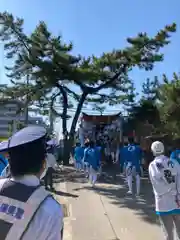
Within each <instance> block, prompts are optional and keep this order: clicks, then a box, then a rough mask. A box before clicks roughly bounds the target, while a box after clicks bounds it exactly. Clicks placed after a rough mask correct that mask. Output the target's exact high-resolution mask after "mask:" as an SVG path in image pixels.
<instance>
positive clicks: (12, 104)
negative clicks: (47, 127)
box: [0, 99, 44, 141]
mask: <svg viewBox="0 0 180 240" xmlns="http://www.w3.org/2000/svg"><path fill="white" fill-rule="evenodd" d="M23 106H24V105H23V103H22V102H21V101H19V100H14V99H12V100H11V99H3V100H0V141H1V140H4V139H7V138H8V137H9V136H10V135H11V134H12V132H14V131H16V130H17V129H19V128H22V127H23V126H24V123H25V119H26V114H25V112H24V111H21V108H23ZM29 124H30V125H31V124H32V125H35V124H40V125H43V124H44V123H43V120H42V118H41V117H31V116H28V125H29Z"/></svg>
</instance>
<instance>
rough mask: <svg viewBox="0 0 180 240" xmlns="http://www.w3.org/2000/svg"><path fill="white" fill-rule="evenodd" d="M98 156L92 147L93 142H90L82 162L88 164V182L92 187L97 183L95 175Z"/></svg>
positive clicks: (97, 166) (97, 167)
mask: <svg viewBox="0 0 180 240" xmlns="http://www.w3.org/2000/svg"><path fill="white" fill-rule="evenodd" d="M98 156H99V155H98V154H97V150H96V148H95V146H94V142H93V141H90V143H89V147H88V148H87V149H86V150H85V152H84V161H85V162H88V164H89V166H90V168H89V182H90V183H91V184H92V186H95V184H96V181H97V174H98V169H99V164H100V163H99V157H98Z"/></svg>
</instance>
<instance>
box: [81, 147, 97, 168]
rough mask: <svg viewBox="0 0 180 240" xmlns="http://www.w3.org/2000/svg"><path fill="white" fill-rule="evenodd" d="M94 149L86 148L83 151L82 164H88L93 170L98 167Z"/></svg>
mask: <svg viewBox="0 0 180 240" xmlns="http://www.w3.org/2000/svg"><path fill="white" fill-rule="evenodd" d="M98 158H99V157H98V154H97V150H96V148H91V147H88V148H86V149H85V151H84V162H87V163H89V165H90V166H92V168H93V169H94V170H97V169H98V167H99V159H98Z"/></svg>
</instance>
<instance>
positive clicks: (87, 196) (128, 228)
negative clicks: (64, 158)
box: [57, 169, 163, 240]
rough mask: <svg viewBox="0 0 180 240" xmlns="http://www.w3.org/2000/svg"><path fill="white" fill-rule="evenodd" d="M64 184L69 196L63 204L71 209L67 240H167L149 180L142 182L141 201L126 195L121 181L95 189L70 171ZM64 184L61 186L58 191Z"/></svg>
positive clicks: (110, 180) (103, 183)
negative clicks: (155, 211)
mask: <svg viewBox="0 0 180 240" xmlns="http://www.w3.org/2000/svg"><path fill="white" fill-rule="evenodd" d="M64 180H65V183H63V184H64V190H63V192H66V194H65V195H66V196H63V194H60V195H59V200H60V202H63V201H64V202H65V205H66V206H67V209H68V210H67V212H68V214H67V215H68V216H67V217H66V218H65V228H66V229H65V240H84V239H86V240H118V239H120V240H144V239H146V240H153V239H163V235H162V232H161V228H160V226H159V222H158V219H157V218H156V216H155V213H154V211H153V208H154V206H153V201H154V199H153V195H152V189H151V185H150V183H149V182H148V180H147V179H144V180H142V196H141V197H140V198H136V197H135V196H131V197H129V196H127V195H126V192H127V186H126V185H125V184H124V182H123V181H122V179H121V178H120V177H118V178H117V180H116V182H115V181H114V180H113V178H111V177H110V176H109V177H108V178H105V179H103V180H101V182H99V183H98V184H97V185H96V187H95V188H92V187H91V186H90V185H89V184H88V183H87V181H86V179H85V178H84V177H83V175H82V174H79V173H75V172H74V171H73V170H72V169H69V172H68V174H66V176H65V179H64ZM61 181H62V180H61ZM63 184H58V183H57V188H60V186H61V185H63ZM61 191H62V189H61ZM63 199H64V200H63Z"/></svg>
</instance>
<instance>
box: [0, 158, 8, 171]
mask: <svg viewBox="0 0 180 240" xmlns="http://www.w3.org/2000/svg"><path fill="white" fill-rule="evenodd" d="M7 165H8V160H7V159H6V158H5V157H4V156H3V155H1V154H0V174H1V173H2V171H3V170H4V168H5V167H6V166H7Z"/></svg>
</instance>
